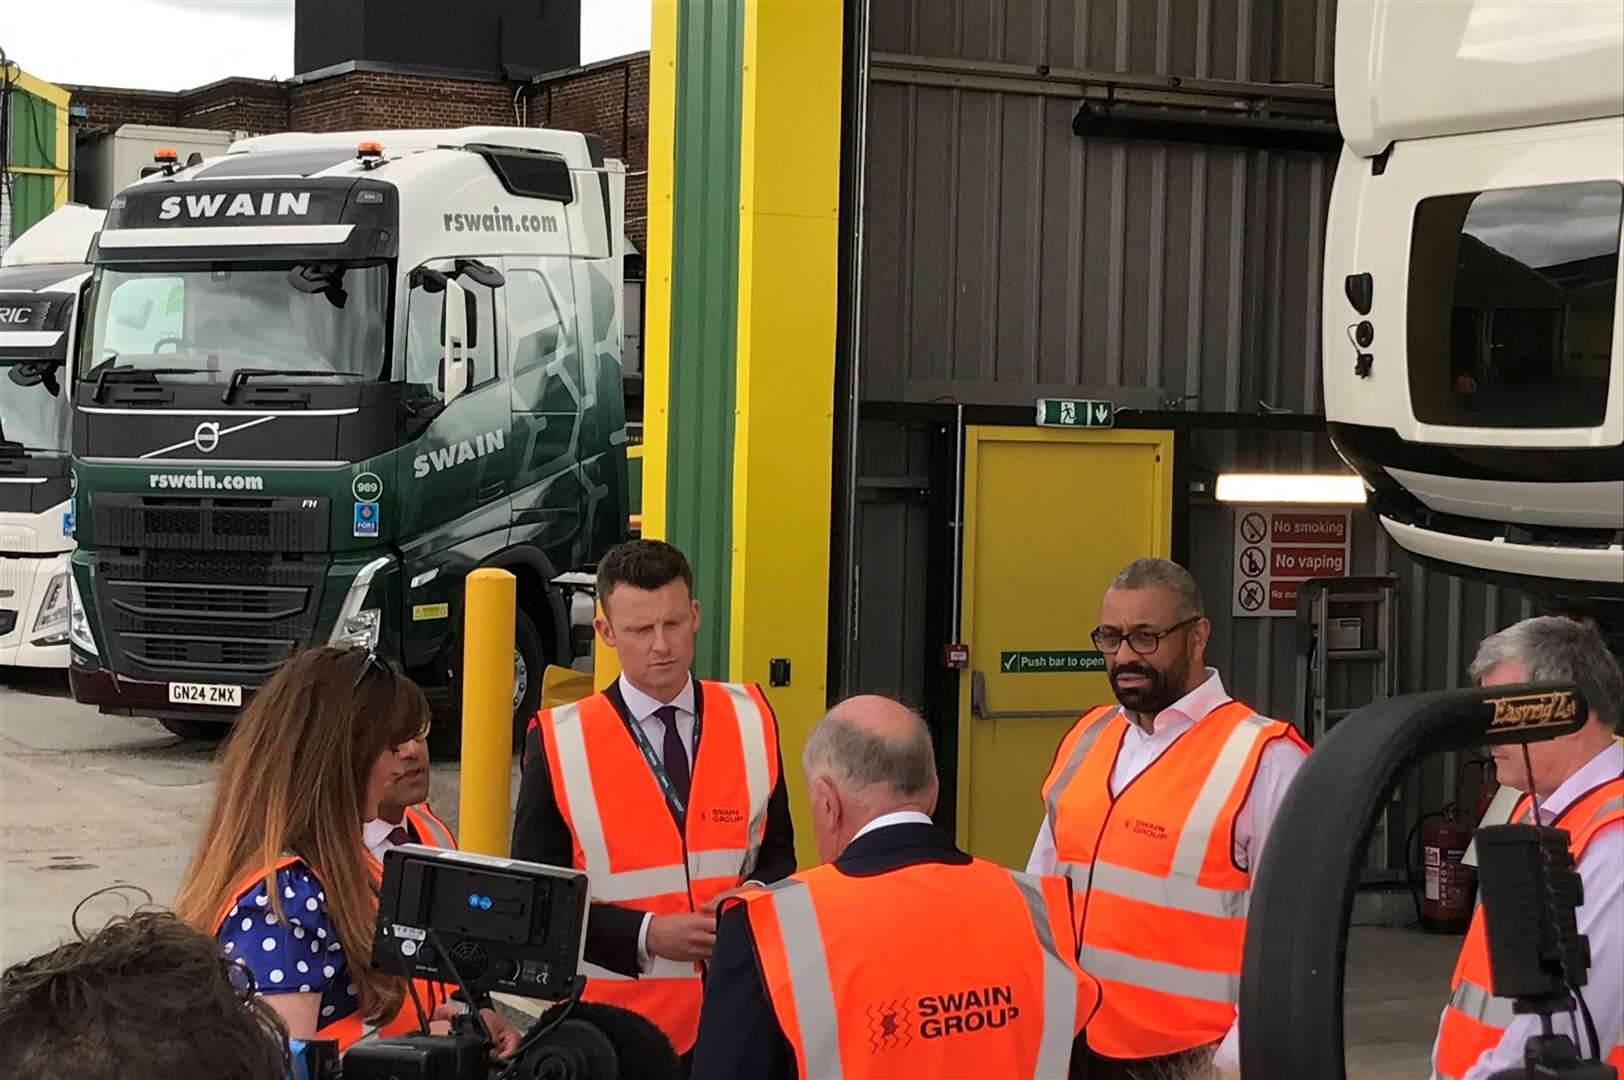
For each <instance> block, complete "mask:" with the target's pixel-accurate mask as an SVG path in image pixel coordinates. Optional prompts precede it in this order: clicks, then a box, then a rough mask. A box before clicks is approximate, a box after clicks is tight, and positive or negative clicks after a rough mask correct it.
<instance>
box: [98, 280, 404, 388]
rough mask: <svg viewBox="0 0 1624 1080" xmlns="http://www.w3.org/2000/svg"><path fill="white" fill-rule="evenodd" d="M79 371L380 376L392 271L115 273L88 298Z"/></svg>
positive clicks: (221, 376)
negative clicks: (105, 368)
mask: <svg viewBox="0 0 1624 1080" xmlns="http://www.w3.org/2000/svg"><path fill="white" fill-rule="evenodd" d="M89 304H90V318H89V320H88V323H89V333H87V334H86V335H85V337H84V342H83V346H82V347H81V349H80V352H79V365H80V367H79V370H80V372H81V374H82V375H83V376H85V377H94V375H95V374H96V371H97V369H98V368H100V367H102V366H104V365H108V366H117V367H119V368H121V369H125V370H129V371H134V372H140V371H142V370H144V369H146V370H152V371H154V372H155V373H158V372H161V376H162V379H163V380H164V381H169V380H171V379H176V380H186V379H192V378H197V379H200V380H203V381H208V382H229V381H230V380H231V377H232V374H233V373H234V372H236V371H237V370H239V369H252V370H254V371H257V372H266V373H270V372H275V371H286V372H287V374H288V376H289V377H290V378H298V377H300V376H309V375H312V374H322V375H350V376H354V377H355V378H358V379H376V378H379V377H381V376H382V375H383V374H384V371H385V363H386V360H387V352H386V347H385V343H386V341H387V333H388V319H389V311H388V307H389V267H388V266H387V265H384V264H374V265H369V266H346V265H344V264H342V263H337V264H335V263H320V264H299V265H288V264H283V265H275V266H271V265H264V264H259V265H252V266H211V267H199V268H197V269H191V268H186V269H173V268H167V269H156V268H145V267H143V268H141V269H134V268H130V269H121V268H118V267H114V266H103V267H101V268H99V269H98V270H97V272H96V275H95V278H94V280H93V284H92V287H91V293H90V300H89Z"/></svg>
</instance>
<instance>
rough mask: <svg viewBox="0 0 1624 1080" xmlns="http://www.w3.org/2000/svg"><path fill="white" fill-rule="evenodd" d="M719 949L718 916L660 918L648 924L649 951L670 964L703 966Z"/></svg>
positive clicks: (690, 915) (670, 916)
mask: <svg viewBox="0 0 1624 1080" xmlns="http://www.w3.org/2000/svg"><path fill="white" fill-rule="evenodd" d="M715 947H716V916H714V915H703V914H685V915H656V916H654V917H653V918H652V919H650V920H649V923H648V951H649V953H650V955H652V956H663V957H665V958H666V959H667V960H686V961H689V962H692V963H700V962H702V961H705V960H709V959H710V955H711V950H712V949H714V948H715Z"/></svg>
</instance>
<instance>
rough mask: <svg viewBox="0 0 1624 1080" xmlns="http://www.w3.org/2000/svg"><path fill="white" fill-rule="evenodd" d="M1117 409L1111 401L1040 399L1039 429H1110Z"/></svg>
mask: <svg viewBox="0 0 1624 1080" xmlns="http://www.w3.org/2000/svg"><path fill="white" fill-rule="evenodd" d="M1115 420H1116V409H1115V407H1114V406H1112V404H1111V403H1110V402H1109V401H1074V400H1072V399H1071V398H1038V426H1039V427H1094V428H1101V427H1110V426H1111V425H1112V424H1113V423H1114V422H1115Z"/></svg>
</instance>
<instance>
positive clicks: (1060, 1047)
mask: <svg viewBox="0 0 1624 1080" xmlns="http://www.w3.org/2000/svg"><path fill="white" fill-rule="evenodd" d="M1009 879H1010V880H1011V881H1013V882H1014V883H1015V888H1017V889H1019V890H1020V893H1021V899H1023V900H1025V901H1026V910H1027V913H1028V914H1029V915H1031V916H1032V931H1033V933H1035V934H1037V936H1038V945H1039V946H1041V947H1042V949H1043V1034H1042V1036H1041V1037H1040V1038H1039V1040H1038V1060H1037V1068H1036V1070H1035V1071H1034V1072H1033V1073H1032V1075H1033V1076H1034V1077H1064V1076H1066V1075H1067V1073H1068V1071H1069V1070H1070V1068H1071V1043H1072V1037H1073V1036H1074V1035H1075V1034H1076V1028H1077V978H1076V976H1074V975H1073V974H1072V972H1071V968H1070V967H1069V966H1067V964H1066V960H1065V958H1063V957H1062V956H1061V955H1060V951H1059V949H1058V948H1057V947H1056V945H1055V942H1054V933H1053V931H1052V930H1051V928H1050V926H1049V905H1048V904H1047V903H1046V902H1045V901H1044V899H1043V886H1042V884H1041V883H1040V882H1039V880H1038V879H1037V878H1035V877H1033V876H1031V875H1030V874H1022V873H1019V872H1018V871H1015V870H1011V871H1010V872H1009Z"/></svg>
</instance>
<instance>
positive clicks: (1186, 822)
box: [1027, 559, 1308, 1080]
mask: <svg viewBox="0 0 1624 1080" xmlns="http://www.w3.org/2000/svg"><path fill="white" fill-rule="evenodd" d="M1211 633H1212V624H1211V623H1209V622H1208V621H1207V619H1206V617H1205V615H1204V611H1203V607H1202V603H1201V590H1200V588H1199V587H1198V586H1197V585H1196V582H1195V578H1194V577H1192V576H1191V574H1190V572H1189V571H1188V570H1185V569H1184V568H1183V567H1181V566H1179V565H1178V564H1176V563H1172V562H1169V561H1168V560H1166V559H1137V560H1135V561H1134V562H1132V563H1129V564H1128V566H1127V567H1125V568H1124V569H1123V570H1122V572H1121V573H1119V574H1118V575H1117V576H1116V578H1115V579H1114V580H1113V581H1112V582H1111V585H1110V587H1109V588H1108V589H1106V591H1105V596H1104V597H1103V598H1102V599H1101V601H1100V623H1099V625H1098V626H1097V627H1095V628H1094V631H1093V634H1092V637H1093V639H1094V646H1095V647H1096V648H1097V649H1099V651H1100V652H1101V653H1103V654H1104V656H1105V670H1106V674H1107V675H1108V677H1109V678H1110V681H1111V690H1112V692H1113V693H1114V694H1115V695H1116V699H1117V704H1115V705H1101V706H1098V707H1096V708H1093V709H1090V710H1089V711H1088V712H1087V713H1085V714H1083V716H1082V718H1081V719H1079V720H1078V721H1077V723H1076V725H1075V726H1074V727H1073V728H1072V729H1071V731H1070V732H1068V733H1067V735H1066V737H1065V738H1064V739H1062V740H1061V742H1060V747H1059V749H1058V750H1057V752H1056V753H1055V759H1054V764H1053V765H1052V766H1051V767H1050V769H1049V774H1048V777H1047V778H1046V779H1045V780H1044V783H1043V801H1044V806H1045V816H1044V821H1043V824H1042V826H1041V827H1040V829H1039V830H1038V837H1037V842H1036V844H1034V845H1033V848H1032V857H1031V859H1030V861H1029V862H1028V863H1027V871H1028V872H1029V873H1033V874H1064V875H1066V876H1067V877H1069V878H1070V879H1071V881H1072V885H1073V889H1074V891H1075V895H1076V903H1075V905H1074V910H1075V912H1076V916H1077V922H1078V932H1077V938H1078V941H1079V942H1080V943H1081V945H1082V951H1081V953H1080V955H1079V958H1078V959H1079V963H1080V965H1081V967H1082V968H1083V970H1084V971H1086V972H1088V973H1089V974H1091V975H1093V976H1094V977H1095V978H1097V979H1098V980H1099V981H1100V984H1101V995H1102V996H1101V1001H1100V1008H1099V1011H1098V1012H1096V1013H1095V1015H1094V1018H1093V1019H1092V1020H1090V1021H1089V1024H1088V1027H1087V1030H1086V1032H1085V1036H1086V1047H1085V1048H1084V1049H1083V1050H1082V1051H1081V1054H1082V1055H1083V1056H1084V1057H1086V1059H1087V1068H1088V1072H1087V1073H1086V1075H1088V1076H1090V1077H1093V1078H1095V1080H1100V1078H1104V1080H1148V1078H1152V1077H1163V1076H1184V1075H1199V1074H1200V1073H1201V1072H1202V1071H1203V1070H1205V1069H1208V1068H1210V1067H1211V1066H1212V1065H1214V1064H1216V1065H1217V1066H1218V1067H1219V1068H1223V1069H1228V1070H1235V1069H1238V1063H1239V1061H1238V1059H1239V1040H1238V1038H1237V1035H1236V1010H1235V1005H1236V1001H1237V999H1238V998H1239V996H1240V972H1241V953H1242V945H1243V942H1244V940H1245V936H1246V904H1247V894H1248V892H1249V890H1250V888H1251V884H1252V877H1251V873H1252V870H1253V869H1255V868H1256V867H1257V866H1258V864H1259V862H1260V858H1261V854H1262V849H1263V843H1264V840H1265V839H1266V838H1267V836H1268V832H1269V828H1270V826H1271V825H1272V824H1273V822H1274V817H1275V813H1276V811H1278V810H1279V808H1280V802H1281V800H1282V799H1283V798H1284V797H1285V793H1286V788H1287V787H1289V786H1290V784H1291V779H1292V777H1293V776H1294V775H1296V772H1297V769H1298V767H1299V766H1301V764H1302V761H1303V758H1304V756H1305V755H1306V754H1307V750H1308V748H1307V746H1306V744H1304V742H1303V741H1302V739H1301V737H1299V736H1298V734H1297V732H1296V731H1295V730H1293V728H1292V727H1291V726H1290V725H1289V724H1286V723H1283V722H1281V721H1278V720H1269V719H1267V718H1265V717H1261V716H1259V715H1257V713H1256V712H1254V711H1253V710H1252V709H1251V708H1250V707H1249V706H1247V705H1244V704H1242V703H1240V702H1238V701H1235V700H1233V699H1231V698H1230V696H1229V694H1228V693H1227V692H1226V691H1225V689H1224V684H1223V680H1222V679H1221V678H1220V677H1219V675H1218V672H1217V671H1215V670H1214V669H1212V668H1209V667H1207V666H1206V663H1205V654H1206V647H1207V640H1208V638H1209V636H1210V635H1211Z"/></svg>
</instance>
